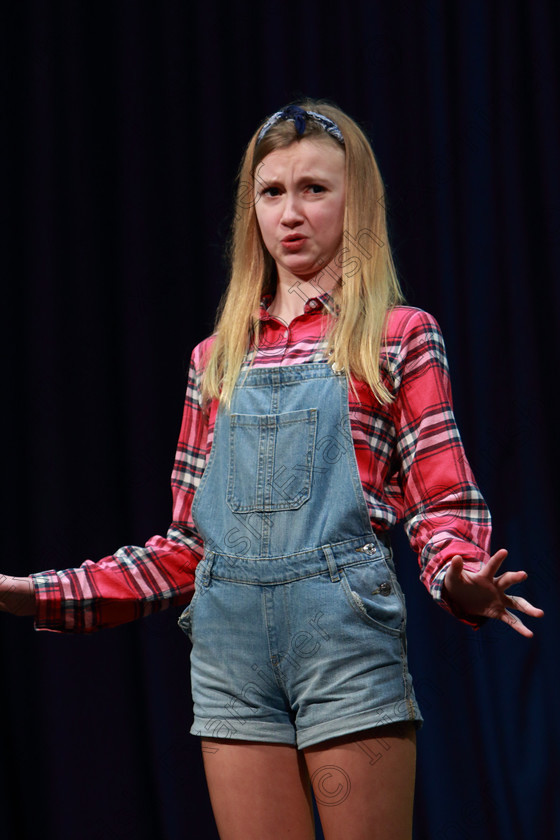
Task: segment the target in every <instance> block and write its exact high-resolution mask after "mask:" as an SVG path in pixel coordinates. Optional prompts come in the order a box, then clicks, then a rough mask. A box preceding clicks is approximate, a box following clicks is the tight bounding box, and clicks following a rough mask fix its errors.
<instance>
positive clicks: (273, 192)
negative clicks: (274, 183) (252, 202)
mask: <svg viewBox="0 0 560 840" xmlns="http://www.w3.org/2000/svg"><path fill="white" fill-rule="evenodd" d="M262 194H263V195H269V196H270V197H271V198H274V196H277V195H280V190H279V189H278V187H266V189H264V190H263V191H262Z"/></svg>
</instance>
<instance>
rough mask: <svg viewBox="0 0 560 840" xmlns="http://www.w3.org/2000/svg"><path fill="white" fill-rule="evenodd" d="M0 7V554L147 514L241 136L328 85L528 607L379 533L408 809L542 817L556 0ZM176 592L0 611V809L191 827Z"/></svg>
mask: <svg viewBox="0 0 560 840" xmlns="http://www.w3.org/2000/svg"><path fill="white" fill-rule="evenodd" d="M0 14H1V26H0V38H1V39H2V48H1V59H0V60H1V62H2V65H1V76H0V84H1V87H2V100H1V106H2V131H1V137H2V144H3V150H2V155H1V157H0V160H1V167H2V180H1V183H2V190H1V206H2V223H1V225H0V231H1V236H2V268H3V272H2V273H3V278H2V280H3V282H2V330H1V336H2V361H3V378H2V397H3V399H2V402H3V410H2V421H3V435H2V441H3V481H2V490H3V494H4V498H3V502H2V509H1V510H2V543H3V545H2V558H3V559H2V563H1V567H0V570H1V571H2V572H4V573H7V574H17V575H25V574H28V573H29V572H32V571H40V570H43V569H49V568H67V567H70V566H76V565H79V564H80V563H82V562H83V560H84V559H86V558H88V557H89V558H92V559H97V558H99V557H102V556H104V555H106V554H109V553H111V552H113V551H114V550H115V549H116V548H118V547H119V546H120V545H123V544H128V543H137V544H141V543H143V542H144V541H145V540H146V539H148V538H149V537H150V536H152V535H153V534H155V533H164V532H165V530H166V529H167V524H168V521H169V512H170V494H169V491H168V481H169V474H170V471H171V466H172V460H173V455H174V446H175V440H176V436H177V433H178V428H179V421H180V414H181V407H182V399H183V390H184V386H185V374H186V368H187V364H188V359H189V355H190V351H191V350H192V348H193V346H194V345H195V344H196V343H197V342H198V341H200V340H201V339H202V338H203V337H204V336H205V335H206V334H207V333H208V332H209V331H210V329H211V326H212V321H213V313H214V310H215V307H216V305H217V302H218V300H219V297H220V294H221V292H222V290H223V288H224V281H225V262H224V259H223V256H222V255H223V251H224V246H225V242H226V238H227V232H228V226H229V222H230V219H231V214H232V197H233V181H234V176H235V172H236V167H237V165H238V161H239V159H240V157H241V154H242V151H243V147H244V144H245V143H246V142H247V140H248V138H249V136H250V134H251V133H252V131H253V130H254V129H255V128H256V126H257V125H258V123H259V121H260V120H261V119H262V118H263V117H264V116H265V115H267V114H269V113H271V112H273V111H274V110H276V109H277V108H278V107H279V106H280V105H282V104H284V103H286V102H288V101H290V100H292V99H293V98H294V97H296V96H298V95H300V94H306V95H311V96H319V97H327V98H330V99H332V100H334V101H335V102H337V103H338V104H340V105H341V106H342V107H343V108H344V109H345V110H347V111H348V112H349V113H350V114H352V115H353V116H354V117H355V118H356V119H358V121H360V122H361V123H362V124H363V125H364V127H365V128H366V130H367V131H368V132H369V134H370V136H371V139H372V142H373V146H374V149H375V150H376V153H377V156H378V158H379V162H380V166H381V170H382V173H383V175H384V178H385V181H386V185H387V195H386V203H387V208H388V212H389V219H390V228H391V235H392V241H393V246H394V250H395V255H396V261H397V265H398V269H399V272H400V276H401V278H402V280H403V284H404V286H405V288H406V292H407V295H408V300H409V302H410V303H411V304H413V305H417V306H421V307H422V308H425V309H427V310H428V311H431V312H432V313H433V314H434V315H435V316H436V317H437V318H438V320H439V321H440V323H441V325H442V328H443V331H444V335H445V337H446V340H447V347H448V353H449V359H450V364H451V371H452V381H453V385H454V395H455V405H456V412H457V416H458V420H459V424H460V428H461V430H462V434H463V438H464V442H465V446H466V450H467V454H468V456H469V459H470V461H471V463H472V465H473V468H474V470H475V474H476V475H477V478H478V481H479V483H480V485H481V488H482V490H483V493H484V494H485V496H486V499H487V501H488V502H489V505H490V507H491V509H492V511H493V516H494V528H495V538H494V543H493V546H494V548H495V549H497V548H499V547H502V546H503V547H506V548H509V550H510V556H509V559H508V561H507V567H508V568H524V569H526V570H527V571H528V572H529V574H530V577H529V580H528V582H527V583H526V584H524V585H523V587H522V591H523V593H524V594H525V595H526V596H527V597H528V598H529V599H531V600H533V601H534V602H535V603H537V604H538V605H540V606H542V607H543V609H544V610H545V613H546V614H545V617H544V618H543V619H541V620H540V621H538V622H537V621H535V620H533V621H531V620H530V619H529V623H530V625H531V626H532V627H533V629H534V630H535V632H536V635H535V638H534V639H533V640H531V641H528V640H526V639H523V638H522V637H520V636H518V635H517V634H515V633H514V632H512V631H511V630H510V629H509V628H507V627H505V625H503V624H501V623H492V622H491V623H489V624H487V625H486V626H485V627H484V628H483V629H482V630H480V631H478V632H473V631H471V630H470V629H469V628H467V627H465V626H463V625H460V624H459V623H458V622H457V621H455V620H454V619H453V618H451V617H450V616H448V615H447V614H445V613H444V612H443V611H441V610H440V609H439V608H437V607H436V606H435V605H433V604H432V603H431V600H430V598H429V596H428V594H427V593H426V591H425V590H424V589H423V587H422V586H421V585H420V584H419V582H418V580H417V566H416V560H415V557H414V556H413V554H412V552H411V551H410V549H409V548H408V546H407V545H406V544H405V541H404V539H403V537H402V536H397V537H396V544H397V562H398V567H399V571H400V575H401V579H402V581H403V586H404V588H405V591H406V594H407V599H408V607H409V649H410V660H411V668H412V672H413V674H414V676H415V680H416V686H417V694H418V698H419V701H420V703H421V706H422V709H423V712H424V716H425V721H426V722H425V726H424V728H423V730H422V731H421V733H420V735H419V745H418V752H419V757H418V781H417V795H416V811H415V826H416V827H415V838H416V840H470V838H473V837H475V836H476V837H477V838H480V840H490V838H492V840H495V838H507V839H508V840H534V839H535V838H552V837H555V836H560V823H559V819H558V818H559V814H558V807H557V805H556V804H555V802H556V801H557V797H556V788H557V784H558V781H557V780H558V778H559V777H560V768H559V766H558V765H559V755H560V743H559V740H560V739H559V724H558V715H557V714H556V708H557V704H558V701H559V696H558V688H557V679H556V676H555V665H554V662H555V661H556V656H557V648H558V641H559V638H558V629H557V622H556V615H555V614H556V607H557V597H558V590H559V584H560V580H559V578H560V572H559V565H558V537H557V528H556V527H555V526H556V510H557V501H558V498H557V496H558V492H557V485H556V479H555V475H557V473H558V433H557V428H556V427H557V410H556V409H555V408H554V406H555V404H556V400H555V398H554V392H555V387H556V383H557V370H558V332H559V329H560V324H559V320H558V314H559V284H558V279H557V278H558V275H559V269H560V259H559V248H558V242H559V231H560V201H559V184H560V179H559V171H558V170H559V162H558V161H559V156H558V140H559V138H560V99H559V96H558V83H559V78H560V74H559V67H558V63H559V62H558V43H560V31H559V25H558V24H559V6H558V4H557V3H556V2H554V0H549V2H545V1H544V0H532V2H531V0H519V1H517V0H516V2H510V1H509V0H490V2H489V0H457V2H453V1H452V0H447V1H446V0H425V2H420V0H416V2H405V0H395V1H394V2H391V3H389V2H381V0H374V2H372V0H357V2H337V0H334V2H333V3H331V4H327V5H325V4H320V3H319V2H317V0H309V2H304V3H294V2H292V0H288V2H282V3H280V2H276V1H275V0H273V2H269V3H266V4H264V3H263V4H257V3H249V2H248V0H237V2H235V0H233V2H230V3H225V2H224V3H223V4H220V3H218V2H216V0H207V2H199V3H196V4H195V3H187V2H180V0H162V2H160V3H158V4H155V3H154V4H152V3H148V2H144V1H143V0H142V2H132V0H113V2H109V3H107V2H95V3H90V2H79V1H78V0H61V2H48V0H45V2H39V0H35V1H34V2H33V1H32V0H11V2H6V3H5V4H4V5H3V7H2V11H1V13H0ZM520 591H521V590H520ZM176 619H177V611H173V612H167V613H163V614H161V615H158V616H156V617H153V618H149V619H146V620H145V621H143V622H140V623H137V624H133V625H128V626H124V627H120V628H117V629H115V630H110V631H106V632H105V633H100V634H96V635H93V636H90V637H87V638H79V637H71V636H60V635H54V634H49V633H34V632H32V629H31V622H30V621H29V620H25V619H15V618H13V617H11V616H5V615H2V616H0V630H1V635H0V662H1V668H2V691H1V692H0V721H1V723H2V727H1V731H0V744H1V750H0V797H1V814H2V817H1V831H2V837H3V838H4V837H5V838H6V840H29V839H30V838H34V837H37V836H40V837H42V838H44V840H51V838H52V840H75V838H76V837H80V838H81V840H101V838H103V840H127V838H134V840H148V838H150V840H152V838H154V837H157V838H161V840H183V838H186V837H194V838H197V840H199V839H200V840H205V839H206V838H215V837H216V836H217V835H216V831H215V828H214V825H213V820H212V816H211V812H210V806H209V801H208V797H207V793H206V787H205V782H204V780H203V773H202V762H201V758H200V753H199V745H198V742H197V740H196V739H195V738H193V737H191V736H190V735H189V734H188V729H189V726H190V721H191V701H190V695H189V681H188V652H189V651H188V642H187V640H186V638H185V637H184V636H183V634H182V633H181V631H180V630H179V629H178V628H177V626H176ZM279 795H280V794H279Z"/></svg>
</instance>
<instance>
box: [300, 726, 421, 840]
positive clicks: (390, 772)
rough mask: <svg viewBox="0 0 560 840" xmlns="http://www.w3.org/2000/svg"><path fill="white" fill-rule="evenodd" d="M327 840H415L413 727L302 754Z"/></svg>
mask: <svg viewBox="0 0 560 840" xmlns="http://www.w3.org/2000/svg"><path fill="white" fill-rule="evenodd" d="M304 754H305V759H306V762H307V767H308V770H309V775H310V777H311V781H312V784H313V791H314V793H315V799H316V801H317V807H318V809H319V814H320V816H321V824H322V827H323V833H324V835H325V840H340V838H341V837H344V840H411V837H412V805H413V798H414V778H415V767H416V732H415V728H414V724H412V723H408V722H405V723H402V724H388V725H387V726H383V727H379V728H377V729H370V730H368V731H367V732H358V733H355V734H353V735H347V736H344V737H342V738H333V739H332V740H330V741H325V742H324V743H321V744H317V745H316V746H313V747H308V748H307V749H305V750H304Z"/></svg>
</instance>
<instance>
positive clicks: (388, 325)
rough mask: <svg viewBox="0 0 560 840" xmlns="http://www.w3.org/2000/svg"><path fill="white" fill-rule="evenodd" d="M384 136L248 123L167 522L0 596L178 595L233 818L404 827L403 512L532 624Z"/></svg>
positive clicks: (67, 616) (299, 839) (385, 830)
mask: <svg viewBox="0 0 560 840" xmlns="http://www.w3.org/2000/svg"><path fill="white" fill-rule="evenodd" d="M383 192H384V190H383V184H382V181H381V178H380V175H379V172H378V169H377V165H376V162H375V159H374V156H373V153H372V150H371V147H370V145H369V143H368V141H367V139H366V137H365V136H364V134H363V133H362V131H361V130H360V128H359V127H358V126H357V125H356V123H355V122H354V121H353V120H351V119H350V118H349V117H348V116H347V115H346V114H344V113H343V112H342V111H341V110H340V109H338V108H336V107H334V106H332V105H328V104H326V103H323V102H318V101H317V102H316V101H304V102H301V103H300V104H299V105H291V106H288V107H286V108H284V109H282V110H281V111H278V112H277V113H275V114H274V115H273V116H271V117H270V118H269V119H267V120H266V122H265V123H264V124H263V125H261V126H260V127H259V129H258V131H257V132H256V133H255V135H254V136H253V138H252V139H251V141H250V143H249V145H248V148H247V150H246V153H245V156H244V158H243V162H242V165H241V170H240V177H239V186H238V196H237V207H236V216H235V222H234V231H233V245H232V259H231V263H232V268H231V278H230V284H229V288H228V291H227V293H226V295H225V297H224V301H223V304H222V307H221V311H220V313H219V316H218V319H217V324H216V330H215V333H214V334H213V335H212V336H211V337H210V338H208V339H207V340H206V341H203V342H202V344H200V345H199V346H198V347H196V348H195V350H194V353H193V357H192V361H191V367H190V374H189V383H188V389H187V397H186V403H185V412H184V417H183V424H182V428H181V434H180V439H179V445H178V450H177V457H176V463H175V469H174V472H173V479H172V486H173V492H174V516H173V524H172V525H171V528H170V529H169V531H168V533H167V536H166V537H165V538H163V537H159V536H158V537H154V538H152V539H151V540H149V541H148V543H147V544H146V546H145V547H143V548H140V547H135V546H128V547H125V548H122V549H120V550H119V551H118V552H117V553H116V554H115V555H113V556H111V557H108V558H105V559H104V560H102V561H100V562H99V563H92V562H90V561H87V562H86V563H84V565H83V566H81V567H80V568H79V569H71V570H67V571H65V572H55V571H49V572H45V573H42V574H34V575H32V576H31V577H30V578H4V579H3V582H2V584H1V590H2V592H3V595H0V598H1V601H2V608H3V609H5V610H8V611H11V612H16V613H20V614H34V615H35V622H36V624H35V626H36V627H37V628H38V629H50V630H57V631H60V632H90V631H92V630H95V629H99V628H101V627H110V626H114V625H116V624H119V623H122V622H125V621H129V620H131V619H134V618H139V617H141V616H144V615H147V614H148V613H150V612H154V611H156V610H157V609H161V608H163V607H164V606H168V605H170V604H186V603H188V606H187V607H186V609H185V610H184V612H183V614H182V616H181V618H180V621H179V624H180V626H181V627H182V629H183V630H184V631H185V632H186V633H187V634H188V635H189V636H190V638H191V640H192V645H193V647H192V655H191V670H192V691H193V699H194V723H193V726H192V729H191V731H192V732H193V734H196V735H198V736H200V737H201V739H202V747H203V752H204V764H205V771H206V777H207V781H208V786H209V790H210V796H211V800H212V806H213V809H214V814H215V817H216V822H217V825H218V830H219V833H220V837H221V838H223V840H241V839H242V840H252V838H254V840H263V838H286V837H290V838H293V840H310V838H313V837H314V836H315V835H314V827H313V811H312V806H311V794H310V790H311V787H313V790H314V792H315V798H316V801H317V805H318V808H319V812H320V816H321V822H322V826H323V831H324V835H325V838H326V840H335V838H336V839H337V840H338V838H341V837H344V838H345V840H366V838H367V840H372V838H378V839H379V840H404V838H410V837H411V831H412V828H411V826H412V802H413V790H414V774H415V732H416V728H417V727H418V726H420V725H421V722H422V718H421V714H420V711H419V708H418V705H417V703H416V699H415V696H414V690H413V686H412V680H411V677H410V674H409V672H408V668H407V659H406V636H405V620H406V614H405V604H404V599H403V595H402V592H401V589H400V587H399V584H398V581H397V578H396V575H395V566H394V563H393V559H392V554H391V549H390V543H389V538H388V533H389V531H390V529H391V528H392V527H393V526H394V525H395V523H396V522H397V521H398V520H401V519H402V520H403V522H404V525H405V528H406V530H407V534H408V536H409V539H410V542H411V545H412V546H413V548H414V549H415V550H416V551H417V553H418V557H419V563H420V569H421V579H422V581H423V582H424V584H425V585H426V586H427V587H428V589H429V591H430V592H431V594H432V595H433V597H434V598H435V600H436V601H438V602H439V603H440V604H441V605H442V606H443V607H445V608H446V609H448V610H449V611H451V612H453V613H454V614H455V615H456V616H457V617H458V618H459V619H460V620H462V621H465V622H468V623H470V624H472V625H473V626H475V627H476V626H478V625H479V624H480V623H481V622H482V621H483V620H484V619H485V618H486V617H495V618H499V619H501V620H503V621H505V622H507V623H508V624H510V626H511V627H512V628H513V629H515V630H517V631H518V632H519V633H521V634H522V635H525V636H531V635H532V633H531V631H530V630H529V629H528V628H526V627H525V625H524V624H523V622H522V621H521V620H520V619H519V617H516V616H514V615H513V614H512V613H511V611H510V610H511V608H512V607H513V608H515V609H517V610H519V611H521V612H522V613H526V614H528V615H532V616H539V615H541V614H542V611H541V610H538V609H537V608H535V607H533V606H532V605H531V604H529V603H528V602H527V601H526V600H524V599H523V598H515V599H514V598H513V597H511V596H508V595H507V594H506V590H507V589H508V588H509V587H510V586H511V585H512V584H514V583H517V582H519V581H521V580H524V579H525V577H526V574H525V572H521V571H520V572H506V573H504V574H501V575H498V574H497V572H498V570H499V567H500V565H501V563H502V562H503V560H504V558H505V556H506V554H507V552H506V551H504V550H500V551H498V552H497V553H496V554H494V555H493V556H492V557H490V556H489V552H488V548H489V541H490V518H489V514H488V511H487V508H486V505H485V503H484V500H483V499H482V497H481V495H480V492H479V490H478V488H477V486H476V484H475V482H474V479H473V476H472V474H471V471H470V468H469V466H468V463H467V461H466V459H465V456H464V453H463V449H462V445H461V441H460V438H459V434H458V432H457V428H456V425H455V421H454V417H453V413H452V407H451V395H450V388H449V380H448V371H447V362H446V358H445V350H444V346H443V341H442V338H441V334H440V330H439V327H438V325H437V323H436V322H435V320H434V319H433V318H432V317H431V316H430V315H428V314H427V313H425V312H423V311H421V310H419V309H414V308H411V307H407V306H404V305H403V299H402V295H401V291H400V289H399V284H398V281H397V278H396V275H395V269H394V266H393V261H392V258H391V251H390V248H389V244H388V240H387V229H386V221H385V213H384V208H383V203H382V196H383Z"/></svg>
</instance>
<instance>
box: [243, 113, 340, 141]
mask: <svg viewBox="0 0 560 840" xmlns="http://www.w3.org/2000/svg"><path fill="white" fill-rule="evenodd" d="M309 118H311V119H312V120H313V121H314V122H316V123H319V125H320V126H322V127H323V128H324V129H325V131H326V132H327V134H330V135H331V137H334V138H335V140H338V142H339V143H342V145H344V137H343V136H342V131H341V130H340V128H339V127H338V126H337V124H336V123H335V122H333V121H332V120H330V119H329V118H328V117H324V116H323V114H318V113H317V111H304V110H303V108H300V106H299V105H288V106H287V108H282V110H281V111H276V113H275V114H273V115H272V116H271V117H269V118H268V119H267V121H266V122H265V124H264V125H263V127H262V128H261V130H260V131H259V134H258V137H257V143H256V145H257V146H258V144H259V143H260V142H261V140H262V139H263V137H264V136H265V134H267V133H268V132H269V131H270V129H271V128H272V126H273V125H276V123H277V122H280V120H287V121H288V122H293V123H294V124H295V127H296V132H297V133H298V134H299V135H300V136H301V135H302V134H304V133H305V126H306V123H307V120H308V119H309Z"/></svg>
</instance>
